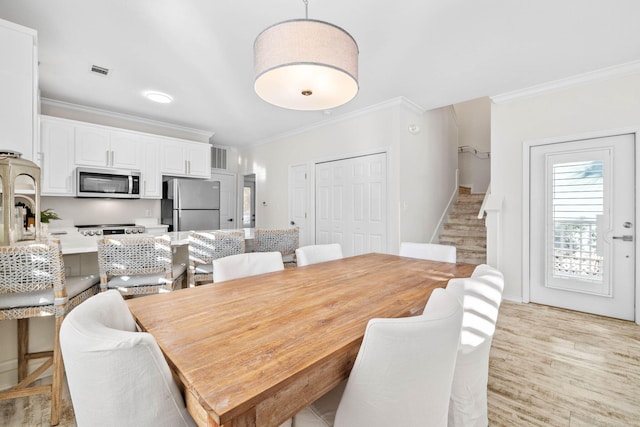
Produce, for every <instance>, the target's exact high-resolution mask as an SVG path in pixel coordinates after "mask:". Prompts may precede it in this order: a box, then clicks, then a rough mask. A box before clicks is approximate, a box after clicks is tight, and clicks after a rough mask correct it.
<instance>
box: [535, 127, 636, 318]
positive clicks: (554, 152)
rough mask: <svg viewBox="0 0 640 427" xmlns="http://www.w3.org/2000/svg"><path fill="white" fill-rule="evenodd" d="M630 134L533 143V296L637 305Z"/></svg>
mask: <svg viewBox="0 0 640 427" xmlns="http://www.w3.org/2000/svg"><path fill="white" fill-rule="evenodd" d="M634 149H635V135H634V134H626V135H615V136H608V137H601V138H592V139H585V140H577V141H568V142H562V143H555V144H547V145H537V146H532V147H530V150H531V151H530V165H531V169H530V170H531V177H530V201H529V206H530V230H529V232H530V239H529V241H530V245H531V246H530V255H531V257H530V258H531V259H530V269H529V271H530V278H529V283H530V288H529V289H530V300H531V301H532V302H537V303H542V304H547V305H553V306H557V307H564V308H569V309H573V310H578V311H584V312H589V313H594V314H600V315H604V316H610V317H616V318H620V319H628V320H633V319H634V309H635V263H634V260H635V254H634V245H635V244H634V242H633V240H634V239H635V232H634V230H635V227H636V224H633V219H634V216H635V211H634V210H635V185H634V182H635V171H634V169H635V153H634Z"/></svg>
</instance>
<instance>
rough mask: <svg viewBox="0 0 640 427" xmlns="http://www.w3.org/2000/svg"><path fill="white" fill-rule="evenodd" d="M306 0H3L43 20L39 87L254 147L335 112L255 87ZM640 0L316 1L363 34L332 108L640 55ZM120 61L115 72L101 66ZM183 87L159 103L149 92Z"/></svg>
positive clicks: (432, 97) (463, 93)
mask: <svg viewBox="0 0 640 427" xmlns="http://www.w3.org/2000/svg"><path fill="white" fill-rule="evenodd" d="M303 17H304V4H303V2H302V0H246V1H238V0H224V1H223V0H102V1H96V0H55V1H53V0H0V18H2V19H6V20H8V21H12V22H15V23H18V24H21V25H24V26H27V27H30V28H34V29H36V30H37V31H38V49H39V59H40V68H39V75H40V89H41V96H42V97H44V98H50V99H54V100H58V101H64V102H69V103H73V104H79V105H83V106H89V107H94V108H99V109H104V110H108V111H113V112H117V113H123V114H129V115H133V116H138V117H143V118H148V119H153V120H158V121H162V122H166V123H171V124H176V125H181V126H186V127H190V128H195V129H200V130H206V131H210V132H211V133H215V135H214V137H213V139H212V140H213V141H214V142H215V143H217V144H223V145H231V146H238V147H240V146H244V145H248V144H253V143H258V142H260V141H264V140H266V139H269V138H272V137H274V136H277V135H279V134H282V133H285V132H288V131H292V130H295V129H300V128H304V127H307V126H310V125H312V124H315V123H317V122H321V121H324V120H327V116H326V115H325V114H324V113H323V112H321V111H317V112H308V111H305V112H302V111H290V110H285V109H282V108H279V107H275V106H272V105H270V104H267V103H265V102H264V101H262V100H261V99H260V98H258V96H257V95H256V94H255V93H254V91H253V79H254V76H253V42H254V39H255V37H256V36H257V35H258V34H259V33H260V32H261V31H262V30H263V29H264V28H266V27H267V26H269V25H271V24H274V23H276V22H279V21H283V20H287V19H294V18H303ZM638 17H640V1H637V0H535V1H533V0H527V1H524V0H522V1H517V0H402V1H395V2H394V1H381V0H370V1H363V0H360V1H358V0H351V1H349V0H309V18H312V19H319V20H324V21H328V22H331V23H333V24H336V25H338V26H341V27H342V28H344V29H345V30H346V31H348V32H349V33H350V34H351V35H352V36H353V37H354V38H355V39H356V41H357V42H358V46H359V49H360V57H359V68H360V71H359V74H360V76H359V83H360V91H359V93H358V95H357V96H356V97H355V98H354V99H353V100H352V101H351V102H349V103H348V104H346V105H344V106H341V107H338V108H336V109H334V110H333V111H332V112H331V116H330V117H332V118H333V117H336V116H339V115H340V114H344V113H348V112H353V111H356V110H360V109H363V108H366V107H368V106H371V105H374V104H378V103H381V102H384V101H388V100H390V99H393V98H397V97H399V96H402V97H405V98H407V99H409V100H411V101H412V102H414V103H415V104H417V105H418V106H420V107H422V108H424V109H425V110H427V109H431V108H436V107H441V106H445V105H450V104H454V103H457V102H461V101H466V100H470V99H474V98H478V97H482V96H491V95H497V94H501V93H504V92H509V91H513V90H517V89H522V88H525V87H529V86H533V85H536V84H540V83H544V82H549V81H554V80H558V79H562V78H566V77H569V76H573V75H576V74H581V73H585V72H589V71H593V70H598V69H602V68H605V67H609V66H614V65H618V64H624V63H629V62H633V61H637V60H638V59H640V25H639V23H638ZM93 64H95V65H99V66H103V67H107V68H110V69H112V74H111V75H110V76H109V77H102V76H98V75H95V74H94V73H91V72H89V68H90V66H91V65H93ZM150 89H153V90H159V91H163V92H166V93H169V94H171V95H172V96H173V97H174V99H175V101H174V102H173V103H172V104H169V105H161V104H155V103H152V102H150V101H148V100H146V99H144V98H143V97H142V96H141V92H143V91H145V90H150Z"/></svg>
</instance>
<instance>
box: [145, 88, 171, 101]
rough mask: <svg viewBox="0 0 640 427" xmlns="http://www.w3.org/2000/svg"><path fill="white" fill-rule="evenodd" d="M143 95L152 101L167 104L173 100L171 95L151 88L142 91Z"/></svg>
mask: <svg viewBox="0 0 640 427" xmlns="http://www.w3.org/2000/svg"><path fill="white" fill-rule="evenodd" d="M144 96H145V98H147V99H149V100H151V101H153V102H159V103H160V104H169V103H170V102H172V101H173V98H172V97H171V95H167V94H166V93H162V92H156V91H151V90H148V91H146V92H144Z"/></svg>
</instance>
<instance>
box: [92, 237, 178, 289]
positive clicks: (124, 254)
mask: <svg viewBox="0 0 640 427" xmlns="http://www.w3.org/2000/svg"><path fill="white" fill-rule="evenodd" d="M172 263H173V253H172V251H171V241H170V240H169V238H168V237H167V236H144V237H104V238H102V239H100V240H98V267H99V269H100V276H101V277H102V276H103V275H105V276H106V277H107V278H110V277H115V276H126V275H141V274H155V273H164V274H166V277H167V279H171V278H172V276H173V271H172Z"/></svg>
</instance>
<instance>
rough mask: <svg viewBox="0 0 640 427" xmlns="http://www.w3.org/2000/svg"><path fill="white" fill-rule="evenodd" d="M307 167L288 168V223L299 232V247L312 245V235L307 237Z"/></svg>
mask: <svg viewBox="0 0 640 427" xmlns="http://www.w3.org/2000/svg"><path fill="white" fill-rule="evenodd" d="M308 169H309V167H308V166H307V165H306V164H305V165H295V166H291V167H290V168H289V218H290V220H289V223H290V224H291V226H292V227H298V228H299V230H300V246H306V245H312V244H313V238H312V237H313V235H311V236H309V227H308V226H307V221H308V220H309V215H308V204H309V203H308V201H309V196H308V193H309V191H308V182H309V173H308Z"/></svg>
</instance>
